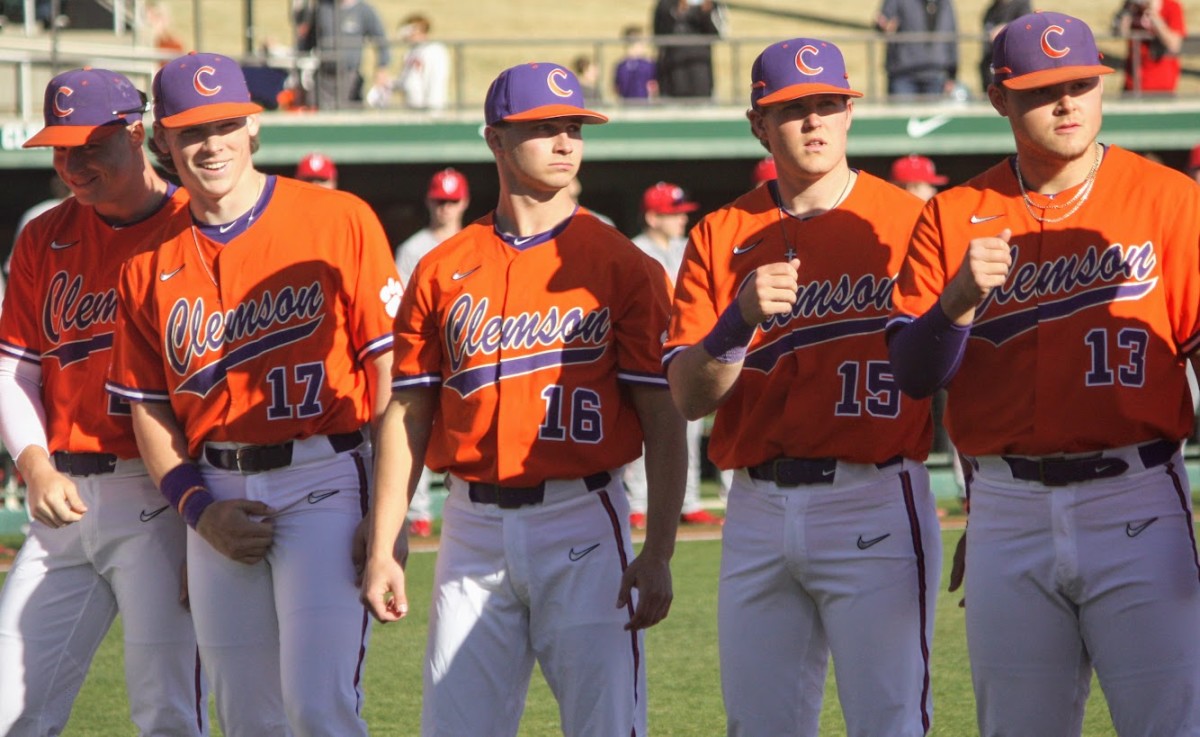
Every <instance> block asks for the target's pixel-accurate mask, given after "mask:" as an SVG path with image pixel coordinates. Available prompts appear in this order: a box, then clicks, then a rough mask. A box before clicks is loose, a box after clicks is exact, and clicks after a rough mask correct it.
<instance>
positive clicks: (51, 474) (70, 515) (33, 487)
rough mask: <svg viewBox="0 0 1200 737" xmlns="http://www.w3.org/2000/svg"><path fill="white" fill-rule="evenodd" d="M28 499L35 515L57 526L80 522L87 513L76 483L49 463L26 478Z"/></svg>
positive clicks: (47, 524)
mask: <svg viewBox="0 0 1200 737" xmlns="http://www.w3.org/2000/svg"><path fill="white" fill-rule="evenodd" d="M25 498H26V501H27V503H28V504H29V513H30V514H31V515H33V518H34V519H35V520H37V521H38V522H41V523H42V524H44V525H46V526H47V527H53V528H55V529H57V528H59V527H62V526H64V525H69V524H71V523H72V522H78V521H79V520H81V519H83V515H84V513H85V512H87V505H86V504H84V503H83V500H82V499H80V498H79V490H78V489H76V488H75V482H74V481H72V480H71V477H70V476H67V475H66V474H64V473H60V472H59V471H58V470H57V469H55V468H54V467H53V466H51V465H49V464H46V465H45V467H44V468H42V469H39V470H38V471H37V473H36V475H34V476H31V477H28V478H26V490H25Z"/></svg>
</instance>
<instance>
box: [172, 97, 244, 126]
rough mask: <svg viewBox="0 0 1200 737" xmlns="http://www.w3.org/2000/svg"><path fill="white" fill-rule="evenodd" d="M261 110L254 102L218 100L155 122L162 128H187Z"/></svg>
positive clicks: (242, 116)
mask: <svg viewBox="0 0 1200 737" xmlns="http://www.w3.org/2000/svg"><path fill="white" fill-rule="evenodd" d="M262 111H263V109H262V105H259V104H258V103H254V102H218V103H215V104H212V105H201V106H199V107H194V108H192V109H191V110H184V111H183V112H182V113H177V114H175V115H168V116H167V117H165V118H160V119H158V120H157V121H156V122H158V123H160V124H161V125H162V126H163V127H164V128H187V127H188V126H192V125H203V124H204V123H212V122H214V121H217V120H228V119H230V118H244V117H246V116H247V115H257V114H258V113H261V112H262Z"/></svg>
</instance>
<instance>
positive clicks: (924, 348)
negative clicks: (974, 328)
mask: <svg viewBox="0 0 1200 737" xmlns="http://www.w3.org/2000/svg"><path fill="white" fill-rule="evenodd" d="M970 333H971V327H970V326H969V325H966V326H964V325H955V324H954V323H953V322H951V321H950V318H949V317H947V316H946V313H945V312H943V311H942V307H941V305H940V304H937V303H934V305H933V307H932V308H930V309H929V311H928V312H926V313H925V314H924V315H921V316H920V317H918V318H917V319H916V320H913V321H912V322H908V323H902V324H899V325H893V326H892V329H891V330H889V331H888V334H887V342H888V353H889V356H890V358H891V363H892V375H893V376H895V377H896V383H897V384H899V386H900V389H901V391H903V392H904V393H905V394H908V395H909V396H912V397H916V398H917V399H924V398H925V397H928V396H930V395H932V394H933V393H934V392H936V391H937V390H938V389H941V388H942V387H944V386H945V385H946V384H948V383H949V382H950V379H952V378H953V377H954V374H955V372H957V371H958V365H959V364H960V363H961V362H962V357H963V352H964V351H965V350H966V346H967V336H969V335H970Z"/></svg>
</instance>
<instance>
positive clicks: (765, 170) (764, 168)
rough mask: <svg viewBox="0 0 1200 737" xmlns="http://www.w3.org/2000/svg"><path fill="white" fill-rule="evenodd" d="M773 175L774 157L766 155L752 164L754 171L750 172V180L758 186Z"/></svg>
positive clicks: (769, 179) (772, 177) (773, 176)
mask: <svg viewBox="0 0 1200 737" xmlns="http://www.w3.org/2000/svg"><path fill="white" fill-rule="evenodd" d="M775 176H776V174H775V157H774V156H768V157H766V158H765V159H763V160H761V161H759V162H758V163H757V164H755V165H754V171H753V172H751V174H750V182H751V183H752V184H753V185H754V186H755V187H758V186H760V185H763V184H766V183H767V182H769V181H771V180H772V179H774V178H775Z"/></svg>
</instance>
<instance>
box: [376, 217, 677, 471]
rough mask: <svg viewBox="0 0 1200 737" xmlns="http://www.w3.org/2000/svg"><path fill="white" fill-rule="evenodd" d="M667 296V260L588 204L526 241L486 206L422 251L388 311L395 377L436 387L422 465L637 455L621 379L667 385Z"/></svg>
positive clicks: (512, 467)
mask: <svg viewBox="0 0 1200 737" xmlns="http://www.w3.org/2000/svg"><path fill="white" fill-rule="evenodd" d="M560 227H561V226H560ZM523 240H526V239H517V242H518V243H520V242H521V241H523ZM667 305H668V297H667V279H666V276H665V273H664V271H663V268H662V267H661V266H659V264H658V263H657V262H655V261H654V260H653V259H651V258H650V257H649V256H647V255H645V254H644V253H642V252H641V251H639V250H638V249H637V247H636V246H634V245H633V244H632V243H630V242H629V240H628V239H627V238H625V237H624V236H623V235H621V234H620V233H618V232H617V231H616V230H614V229H613V228H612V227H610V226H608V225H605V224H604V223H603V222H601V221H600V220H597V219H596V218H594V217H590V216H589V215H588V214H587V212H586V211H585V210H579V211H578V212H577V214H576V215H575V216H573V217H571V218H570V219H569V220H568V221H566V223H565V227H561V229H560V230H558V232H557V233H556V235H554V236H553V237H551V238H550V239H548V240H546V241H544V242H540V243H538V245H535V246H532V247H528V248H525V249H523V250H522V249H520V248H517V247H514V246H512V245H509V244H508V243H507V242H505V241H504V240H503V239H502V237H501V236H500V235H498V234H497V233H496V231H495V228H494V224H493V219H492V215H487V216H485V217H483V218H481V219H480V220H478V221H476V222H474V223H472V224H470V225H468V226H467V227H466V228H464V229H463V230H462V231H461V232H459V233H458V234H457V235H455V236H453V237H451V238H449V239H447V240H446V241H445V242H444V243H442V244H441V245H439V246H438V247H437V248H435V249H434V250H433V251H431V252H430V253H429V255H427V256H426V257H425V258H424V259H422V260H421V264H420V265H419V266H418V267H417V270H416V271H415V272H414V273H413V279H412V283H411V284H410V285H409V287H408V290H407V292H406V293H405V295H404V300H403V302H402V303H401V306H400V313H399V314H398V315H397V317H396V334H395V339H396V361H395V364H394V368H393V381H392V387H393V388H394V389H405V388H409V387H419V386H436V387H439V391H438V404H437V410H436V416H435V420H434V423H433V430H432V435H431V437H430V440H429V448H428V452H427V453H426V458H425V462H426V464H427V465H428V466H429V467H430V468H432V469H434V470H435V471H451V472H452V473H454V474H456V475H458V476H460V477H462V478H465V479H467V480H469V481H483V482H488V483H500V484H505V485H510V486H527V485H533V484H537V483H540V482H541V481H543V480H545V479H570V478H580V477H583V476H586V475H589V474H592V473H596V472H598V471H602V470H607V469H613V468H616V467H618V466H621V465H623V464H625V463H628V462H629V461H631V460H633V459H634V458H636V457H638V456H639V455H641V452H642V432H641V425H640V423H639V422H638V418H637V415H636V413H635V412H634V408H633V405H632V403H631V402H630V400H629V398H628V395H627V394H626V392H625V391H623V389H622V386H621V385H622V383H633V384H644V385H652V386H658V387H662V388H663V390H664V391H665V390H666V386H667V382H666V379H665V378H664V377H663V375H662V365H661V358H662V335H663V331H664V329H665V328H666V325H667Z"/></svg>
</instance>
